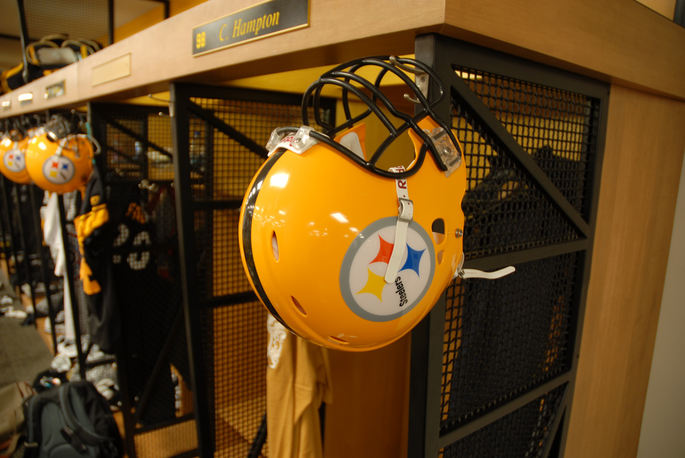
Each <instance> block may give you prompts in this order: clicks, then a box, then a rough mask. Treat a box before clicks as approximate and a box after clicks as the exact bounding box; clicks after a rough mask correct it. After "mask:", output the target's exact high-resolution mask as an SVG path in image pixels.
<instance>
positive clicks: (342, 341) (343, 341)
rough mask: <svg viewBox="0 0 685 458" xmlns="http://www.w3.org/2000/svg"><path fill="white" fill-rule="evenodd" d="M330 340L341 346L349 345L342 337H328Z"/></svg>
mask: <svg viewBox="0 0 685 458" xmlns="http://www.w3.org/2000/svg"><path fill="white" fill-rule="evenodd" d="M328 339H329V340H331V341H333V342H335V343H337V344H341V345H347V344H349V342H348V341H347V340H344V339H341V338H340V337H335V336H328Z"/></svg>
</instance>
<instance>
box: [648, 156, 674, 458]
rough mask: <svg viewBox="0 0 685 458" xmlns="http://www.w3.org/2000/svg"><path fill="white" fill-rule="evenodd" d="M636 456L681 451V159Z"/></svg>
mask: <svg viewBox="0 0 685 458" xmlns="http://www.w3.org/2000/svg"><path fill="white" fill-rule="evenodd" d="M647 224H648V222H647ZM637 456H638V458H683V457H685V161H683V168H682V172H681V175H680V190H679V192H678V201H677V204H676V213H675V220H674V224H673V234H672V237H671V250H670V254H669V257H668V267H667V270H666V281H665V284H664V294H663V299H662V301H661V311H660V314H659V325H658V329H657V334H656V342H655V345H654V356H653V359H652V371H651V374H650V377H649V386H648V388H647V398H646V400H645V410H644V414H643V417H642V431H641V434H640V445H639V447H638V452H637Z"/></svg>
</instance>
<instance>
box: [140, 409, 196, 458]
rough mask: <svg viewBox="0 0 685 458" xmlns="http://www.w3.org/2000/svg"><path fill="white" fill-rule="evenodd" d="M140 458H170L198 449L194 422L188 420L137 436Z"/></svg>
mask: <svg viewBox="0 0 685 458" xmlns="http://www.w3.org/2000/svg"><path fill="white" fill-rule="evenodd" d="M135 444H136V456H137V457H138V458H168V457H170V456H174V455H177V454H180V453H183V452H186V451H188V450H193V449H195V448H196V447H197V432H196V429H195V421H194V420H192V419H191V420H186V421H183V422H180V423H177V424H175V425H171V426H166V427H163V428H159V429H155V430H152V431H149V432H144V433H140V434H138V435H136V437H135Z"/></svg>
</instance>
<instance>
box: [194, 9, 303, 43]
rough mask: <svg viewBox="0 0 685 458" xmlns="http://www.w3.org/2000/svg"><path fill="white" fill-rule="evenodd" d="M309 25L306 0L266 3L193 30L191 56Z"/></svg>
mask: <svg viewBox="0 0 685 458" xmlns="http://www.w3.org/2000/svg"><path fill="white" fill-rule="evenodd" d="M308 25H309V0H270V1H266V2H263V3H259V4H257V5H254V6H251V7H249V8H245V9H243V10H240V11H236V12H235V13H232V14H229V15H228V16H224V17H222V18H220V19H216V20H214V21H212V22H209V23H207V24H203V25H199V26H197V27H194V28H193V56H199V55H202V54H206V53H208V52H212V51H217V50H219V49H224V48H228V47H230V46H236V45H239V44H243V43H248V42H250V41H254V40H259V39H262V38H266V37H270V36H273V35H277V34H281V33H284V32H289V31H291V30H296V29H300V28H303V27H307V26H308Z"/></svg>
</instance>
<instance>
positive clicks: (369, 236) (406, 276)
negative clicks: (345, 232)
mask: <svg viewBox="0 0 685 458" xmlns="http://www.w3.org/2000/svg"><path fill="white" fill-rule="evenodd" d="M396 222H397V218H395V217H388V218H383V219H380V220H377V221H375V222H373V223H371V224H370V225H369V226H367V227H366V228H365V229H364V230H363V231H362V232H361V233H359V235H357V237H355V239H354V241H353V242H352V244H351V245H350V247H349V248H348V249H347V252H346V253H345V257H344V258H343V263H342V267H341V269H340V291H341V292H342V296H343V298H344V299H345V303H346V304H347V306H348V307H349V308H350V310H352V311H353V312H354V313H355V314H356V315H358V316H360V317H362V318H364V319H366V320H369V321H377V322H381V321H390V320H393V319H395V318H397V317H400V316H402V315H404V314H405V313H407V312H409V311H410V310H411V309H412V308H414V306H415V305H416V304H418V303H419V301H420V300H421V299H422V298H423V296H424V294H426V291H428V287H429V286H430V284H431V281H432V280H433V275H434V273H435V251H434V250H433V243H432V241H431V239H430V236H429V235H428V234H427V233H426V231H425V230H423V228H422V227H421V226H419V225H418V224H417V223H416V222H414V221H411V222H410V223H409V228H408V230H407V242H406V244H407V246H406V253H405V254H404V256H403V259H402V260H401V263H400V266H401V267H400V270H399V273H398V275H397V278H395V281H394V282H391V283H387V282H386V281H385V271H386V270H387V268H388V261H389V260H390V255H391V254H392V251H393V247H394V241H395V224H396Z"/></svg>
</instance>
